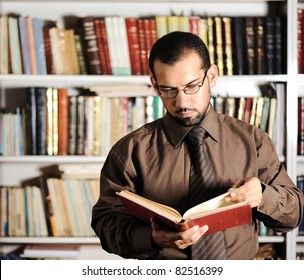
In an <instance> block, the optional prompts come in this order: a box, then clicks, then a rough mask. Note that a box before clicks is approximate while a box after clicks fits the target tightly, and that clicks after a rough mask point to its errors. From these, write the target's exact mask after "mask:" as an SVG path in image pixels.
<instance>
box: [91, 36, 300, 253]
mask: <svg viewBox="0 0 304 280" xmlns="http://www.w3.org/2000/svg"><path fill="white" fill-rule="evenodd" d="M149 67H150V70H151V83H152V86H153V88H154V89H155V92H156V93H157V94H158V95H159V96H160V98H161V100H162V102H163V103H164V106H165V107H166V110H167V113H166V115H165V117H164V118H161V119H158V120H156V121H154V122H152V123H149V124H146V125H145V126H143V127H142V128H140V129H138V130H137V131H134V132H132V133H131V134H129V135H127V136H126V137H124V138H123V139H121V140H120V141H118V143H116V144H115V145H114V146H113V148H112V150H111V151H110V153H109V155H108V158H107V160H106V162H105V164H104V166H103V168H102V171H101V176H100V198H99V200H98V201H97V203H96V205H95V206H94V208H93V216H92V227H93V229H94V230H95V232H96V234H97V236H98V237H99V238H100V240H101V244H102V247H103V248H104V249H105V250H106V251H108V252H111V253H115V254H118V255H120V256H122V257H124V258H139V259H195V258H209V257H196V256H193V255H192V252H193V251H194V248H195V246H196V245H197V244H199V243H200V242H204V240H205V239H206V237H207V236H208V235H206V236H204V234H205V233H206V232H207V231H208V226H206V225H205V226H202V227H201V228H199V227H197V226H194V227H190V228H186V229H185V230H184V231H181V232H177V231H174V230H172V229H169V228H167V227H166V226H165V225H163V224H162V223H161V222H160V221H159V220H157V219H155V218H153V219H152V220H151V224H146V223H144V222H142V221H140V220H138V219H136V218H135V217H133V216H131V215H130V214H128V212H126V210H125V209H124V208H123V207H122V205H121V203H120V202H119V200H118V198H117V196H116V194H115V192H116V191H120V190H123V189H128V190H131V191H133V192H136V193H138V194H140V195H142V196H144V197H147V198H149V199H152V200H154V201H157V202H159V203H164V204H166V205H170V206H172V207H174V208H175V209H177V210H178V211H179V212H181V213H183V212H184V211H185V210H187V209H188V208H189V207H190V206H193V204H196V203H197V202H195V203H194V202H193V201H192V198H191V196H190V194H191V191H189V188H191V184H192V183H191V184H190V180H191V178H190V177H191V176H190V170H191V164H192V162H191V155H190V154H191V147H192V146H193V145H192V146H191V144H189V142H188V140H187V139H188V138H187V135H188V134H190V131H191V130H192V129H193V128H194V127H196V128H197V127H201V128H203V130H204V131H206V133H207V134H206V135H207V136H206V137H205V139H204V142H205V144H204V145H205V151H207V156H208V158H209V160H210V162H211V166H212V170H213V171H212V174H214V175H213V176H214V178H213V179H212V182H211V185H210V186H208V188H207V186H206V185H204V184H202V185H201V186H200V191H199V193H204V195H203V197H200V194H198V195H197V196H198V197H199V201H204V200H208V199H210V198H212V197H213V196H215V195H218V194H220V193H224V192H226V191H227V190H230V196H229V197H228V198H227V200H231V201H247V202H248V203H250V205H251V207H252V215H253V222H252V223H250V224H246V225H242V226H237V227H233V228H230V229H226V230H224V231H223V232H221V233H222V237H221V238H222V241H221V242H222V245H221V246H223V249H222V250H221V252H222V253H223V254H222V256H221V259H253V258H254V257H255V255H256V253H257V250H258V227H257V224H258V220H260V221H263V222H264V224H265V225H266V226H268V227H269V228H272V229H274V230H276V231H280V232H287V231H290V230H292V229H294V228H295V227H297V225H298V224H299V223H300V221H301V218H302V205H303V194H302V193H301V191H300V190H299V189H298V188H297V187H296V186H295V185H294V183H293V182H292V181H291V179H290V178H289V177H288V175H287V174H286V171H285V169H284V166H283V165H282V164H281V163H280V161H279V159H278V156H277V154H276V152H275V149H274V146H273V144H272V142H271V140H270V139H269V137H268V136H267V134H266V133H264V132H263V131H261V130H259V129H257V128H256V127H254V126H251V125H249V124H247V123H245V122H242V121H239V120H237V119H234V118H231V117H228V116H226V115H221V114H217V113H216V112H215V111H214V110H213V108H212V106H211V105H210V89H211V88H212V87H214V86H215V84H216V81H217V76H218V70H217V67H216V66H215V65H210V59H209V54H208V51H207V48H206V46H205V44H204V43H203V42H202V41H201V39H200V38H199V37H197V36H195V35H193V34H191V33H187V32H173V33H169V34H167V35H165V36H163V37H162V38H160V39H159V40H158V41H157V42H156V43H155V44H154V46H153V48H152V50H151V53H150V57H149ZM207 156H206V157H207ZM209 236H211V235H209ZM207 247H208V244H207V245H206V244H205V245H204V246H203V247H202V248H201V249H200V251H202V252H204V251H207ZM210 258H211V257H210ZM214 258H217V257H214Z"/></svg>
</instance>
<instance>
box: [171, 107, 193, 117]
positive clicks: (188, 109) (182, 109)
mask: <svg viewBox="0 0 304 280" xmlns="http://www.w3.org/2000/svg"><path fill="white" fill-rule="evenodd" d="M189 111H193V112H194V111H196V110H195V109H190V108H179V109H178V110H176V111H175V114H176V115H178V114H180V113H183V112H189Z"/></svg>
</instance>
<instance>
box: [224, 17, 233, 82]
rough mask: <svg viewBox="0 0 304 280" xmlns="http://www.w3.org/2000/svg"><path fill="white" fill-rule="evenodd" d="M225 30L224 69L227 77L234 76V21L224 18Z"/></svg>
mask: <svg viewBox="0 0 304 280" xmlns="http://www.w3.org/2000/svg"><path fill="white" fill-rule="evenodd" d="M223 24H224V26H223V28H224V32H223V33H224V34H223V35H224V46H225V51H224V69H225V73H226V75H227V76H232V75H233V55H232V54H233V51H232V30H231V28H232V19H231V17H223Z"/></svg>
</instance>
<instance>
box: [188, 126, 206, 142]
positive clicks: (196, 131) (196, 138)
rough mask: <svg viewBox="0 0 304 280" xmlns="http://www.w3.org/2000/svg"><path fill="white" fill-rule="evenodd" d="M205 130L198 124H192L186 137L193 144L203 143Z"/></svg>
mask: <svg viewBox="0 0 304 280" xmlns="http://www.w3.org/2000/svg"><path fill="white" fill-rule="evenodd" d="M206 135H207V132H206V130H205V129H203V128H201V127H200V126H194V127H193V128H192V129H191V130H190V131H189V132H188V134H187V136H186V137H187V138H188V139H189V141H191V142H192V143H193V144H197V145H201V144H202V143H203V140H204V138H205V137H206Z"/></svg>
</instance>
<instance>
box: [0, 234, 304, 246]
mask: <svg viewBox="0 0 304 280" xmlns="http://www.w3.org/2000/svg"><path fill="white" fill-rule="evenodd" d="M298 238H300V240H302V241H300V242H304V236H301V237H298ZM259 241H260V242H261V243H268V242H269V243H282V242H284V241H285V237H284V236H259ZM99 243H100V242H99V239H98V238H97V237H0V244H99Z"/></svg>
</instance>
